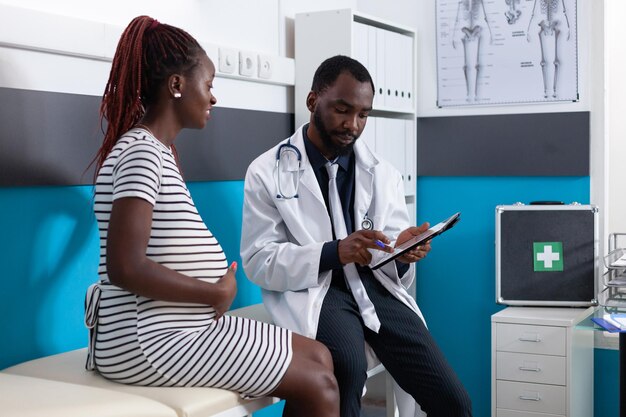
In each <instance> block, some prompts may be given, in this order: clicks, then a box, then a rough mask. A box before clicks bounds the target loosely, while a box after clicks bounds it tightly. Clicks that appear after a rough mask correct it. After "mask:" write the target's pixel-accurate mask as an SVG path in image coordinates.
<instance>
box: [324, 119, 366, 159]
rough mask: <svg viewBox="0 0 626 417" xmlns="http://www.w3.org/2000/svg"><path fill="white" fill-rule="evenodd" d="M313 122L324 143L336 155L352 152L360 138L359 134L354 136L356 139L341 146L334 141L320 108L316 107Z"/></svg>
mask: <svg viewBox="0 0 626 417" xmlns="http://www.w3.org/2000/svg"><path fill="white" fill-rule="evenodd" d="M313 124H314V125H315V128H316V129H317V132H318V133H319V135H320V138H321V139H322V143H323V144H324V146H325V147H326V149H327V150H328V151H330V152H331V153H332V154H333V155H335V156H342V155H348V154H350V153H351V152H352V149H353V148H354V144H355V143H356V141H357V139H358V138H359V137H358V136H354V140H353V141H352V142H350V144H348V145H346V146H341V145H338V144H336V143H335V142H333V139H332V137H331V134H330V132H329V131H328V129H327V128H326V126H325V125H324V122H323V121H322V115H321V114H320V111H319V110H318V109H316V110H315V111H314V112H313ZM334 133H337V134H340V135H341V134H343V133H344V132H334Z"/></svg>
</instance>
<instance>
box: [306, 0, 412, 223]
mask: <svg viewBox="0 0 626 417" xmlns="http://www.w3.org/2000/svg"><path fill="white" fill-rule="evenodd" d="M415 44H416V42H415V31H414V30H412V29H409V28H407V27H403V26H400V25H396V24H393V23H389V22H385V21H383V20H380V19H377V18H374V17H371V16H366V15H363V14H360V13H357V12H354V11H353V10H351V9H343V10H330V11H321V12H311V13H300V14H296V23H295V64H296V70H295V71H296V72H295V78H296V85H295V104H294V106H295V116H296V126H300V125H301V124H303V123H306V122H307V121H308V120H309V114H310V113H309V110H308V109H307V108H306V97H307V95H308V93H309V91H310V90H311V82H312V80H313V74H314V72H315V70H316V69H317V67H318V66H319V64H321V63H322V61H324V60H325V59H327V58H330V57H331V56H334V55H346V56H350V57H352V58H354V59H356V60H358V61H359V62H361V63H362V64H363V65H364V66H365V67H366V68H367V69H368V71H369V72H370V75H371V76H372V80H373V81H374V86H375V89H376V94H375V95H374V103H373V111H372V112H371V115H370V117H369V118H368V121H367V125H366V127H365V130H364V131H363V134H362V135H361V138H360V139H359V140H364V141H365V142H367V143H368V145H369V146H370V148H371V149H372V150H374V151H375V152H376V153H377V154H378V155H380V156H381V157H382V158H384V159H386V160H387V161H389V162H391V163H392V164H393V165H394V166H395V167H396V168H397V169H398V170H399V171H400V173H401V174H402V177H403V179H404V184H405V196H406V200H407V205H408V207H409V210H412V211H410V212H409V213H410V217H411V220H412V221H413V222H414V221H415V204H414V202H415V193H416V178H415V177H416V159H417V150H416V149H417V148H416V144H415V142H416V126H415V119H416V113H415V103H416V100H415V74H416V72H415V67H416V65H415V56H416V53H415Z"/></svg>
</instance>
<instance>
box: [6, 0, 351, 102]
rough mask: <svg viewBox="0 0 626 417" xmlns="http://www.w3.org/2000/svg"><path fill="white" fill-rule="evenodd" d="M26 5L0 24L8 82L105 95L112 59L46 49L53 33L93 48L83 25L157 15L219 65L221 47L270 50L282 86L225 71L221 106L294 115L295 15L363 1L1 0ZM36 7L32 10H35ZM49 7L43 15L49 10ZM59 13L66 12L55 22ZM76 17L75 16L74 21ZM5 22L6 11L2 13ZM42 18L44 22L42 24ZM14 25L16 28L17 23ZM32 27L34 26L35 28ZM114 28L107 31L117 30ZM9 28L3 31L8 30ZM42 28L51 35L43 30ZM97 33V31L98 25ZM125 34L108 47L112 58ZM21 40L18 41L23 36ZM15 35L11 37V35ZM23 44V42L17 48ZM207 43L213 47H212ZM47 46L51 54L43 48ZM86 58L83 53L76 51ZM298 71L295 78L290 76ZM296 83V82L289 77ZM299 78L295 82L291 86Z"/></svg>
mask: <svg viewBox="0 0 626 417" xmlns="http://www.w3.org/2000/svg"><path fill="white" fill-rule="evenodd" d="M3 5H5V6H13V8H19V10H20V11H23V13H19V14H20V17H21V19H20V20H19V21H16V22H3V24H0V87H8V88H20V89H30V90H41V91H55V92H63V93H73V94H85V95H96V96H99V95H101V94H102V91H103V89H104V86H105V83H106V80H107V77H108V72H109V69H110V62H109V61H107V60H106V59H104V60H103V59H94V58H93V57H85V56H80V55H81V54H80V53H79V54H74V55H75V56H68V55H67V54H60V53H59V51H56V50H54V51H53V53H49V52H50V51H49V50H48V51H45V50H46V47H45V46H46V45H45V44H46V41H47V40H48V38H54V39H52V40H53V41H54V40H56V44H57V45H58V44H62V45H63V46H64V47H67V48H69V49H72V50H78V51H79V52H82V50H87V49H93V42H92V41H91V39H89V37H81V36H80V35H78V36H77V35H76V33H78V34H81V33H82V32H81V31H80V29H81V28H82V27H85V28H86V29H89V28H90V25H91V28H93V26H97V25H99V24H107V25H109V26H110V25H114V26H113V27H115V28H116V29H115V30H116V31H117V32H119V33H121V30H122V29H123V28H124V27H125V26H126V25H127V24H128V22H130V20H131V19H132V18H134V17H135V16H138V15H141V14H147V15H150V16H152V17H154V18H156V19H158V20H160V21H162V22H164V23H168V24H172V25H175V26H179V27H181V28H183V29H185V30H187V31H188V32H189V33H191V34H192V35H193V36H194V37H195V38H196V39H198V40H199V41H200V42H201V43H202V44H203V46H205V44H206V43H209V44H211V45H212V46H215V48H214V50H213V49H211V50H209V49H207V52H208V53H209V56H210V57H211V58H212V59H213V61H215V62H216V63H217V61H218V56H217V55H218V53H217V47H218V46H219V47H232V48H235V49H238V50H242V51H253V52H254V53H255V54H267V55H270V56H273V57H275V58H277V60H278V62H277V67H279V70H281V71H282V72H281V73H286V74H287V75H286V79H287V81H285V77H283V79H281V80H279V81H280V82H279V84H281V83H282V85H275V84H271V83H270V84H267V83H264V82H260V81H261V80H259V79H256V80H254V79H253V80H251V81H246V80H243V79H242V78H240V79H233V78H229V76H227V75H224V74H219V73H218V79H217V80H216V82H215V94H216V96H217V98H218V106H222V107H231V108H241V109H252V110H265V111H275V112H293V59H292V58H293V20H294V16H295V13H298V12H303V11H309V10H311V9H313V10H319V9H325V8H349V7H355V6H356V2H355V0H334V1H331V0H323V1H318V2H316V3H314V4H312V3H311V2H308V1H305V0H258V1H246V0H230V1H228V2H225V1H221V0H201V1H200V0H180V1H178V2H176V3H173V2H171V1H165V0H157V1H154V0H153V1H151V0H133V1H122V0H108V1H106V2H105V1H101V2H94V1H83V0H57V1H54V2H50V1H46V0H0V7H2V6H3ZM29 10H30V12H29ZM42 12H43V13H42ZM55 16H59V18H58V19H55ZM68 17H69V18H71V19H67V18H68ZM55 20H58V22H59V23H57V24H58V25H61V26H63V23H62V22H64V21H67V22H68V23H72V25H71V26H72V28H73V29H72V30H73V31H72V30H69V31H68V30H67V28H63V27H61V28H62V29H66V30H65V31H63V30H61V31H59V32H61V34H60V35H59V34H58V33H56V31H55V30H54V27H55V26H54V25H55ZM0 21H2V16H1V15H0ZM39 22H41V23H39ZM11 24H13V25H14V26H13V27H11V28H9V27H10V26H11ZM29 26H30V27H29ZM109 26H107V28H108V27H109ZM3 29H4V30H5V32H2V30H3ZM38 30H39V31H40V32H43V33H38ZM92 32H93V30H92ZM119 33H115V34H114V36H112V38H114V39H112V41H111V42H109V44H107V45H105V49H107V53H108V54H109V55H112V52H113V51H114V49H115V45H116V43H117V39H118V38H119ZM16 38H17V40H16ZM22 38H30V39H26V41H27V43H28V42H31V41H32V42H35V43H37V44H40V45H41V44H43V47H39V48H23V47H20V43H21V42H22V41H24V39H22ZM7 39H8V40H7ZM16 45H17V46H16ZM205 47H206V46H205ZM42 50H43V51H42ZM76 55H78V56H76ZM289 71H291V80H290V77H289ZM289 80H290V81H289ZM289 83H291V85H289Z"/></svg>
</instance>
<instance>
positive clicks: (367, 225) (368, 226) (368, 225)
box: [361, 213, 374, 230]
mask: <svg viewBox="0 0 626 417" xmlns="http://www.w3.org/2000/svg"><path fill="white" fill-rule="evenodd" d="M361 229H363V230H372V229H374V222H373V221H372V219H370V218H369V217H368V215H367V213H365V216H363V220H361Z"/></svg>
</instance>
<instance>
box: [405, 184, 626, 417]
mask: <svg viewBox="0 0 626 417" xmlns="http://www.w3.org/2000/svg"><path fill="white" fill-rule="evenodd" d="M589 187H590V180H589V178H588V177H419V179H418V184H417V204H416V205H417V219H418V223H419V222H421V221H424V220H430V221H438V220H439V219H441V218H444V217H447V216H449V215H451V214H453V213H455V212H457V211H461V221H460V222H459V224H458V225H457V226H455V227H454V229H452V230H451V231H450V232H448V233H445V234H444V235H442V236H441V237H438V238H437V239H435V240H434V241H433V244H432V251H431V253H430V254H429V256H428V257H427V258H426V259H425V260H424V261H422V262H420V263H419V264H418V266H417V285H416V292H417V302H418V305H419V306H420V308H421V309H422V311H423V313H424V315H425V317H426V321H427V324H428V327H429V329H430V330H431V331H432V333H433V335H434V336H435V338H436V340H437V341H438V343H439V345H440V347H441V348H442V350H443V351H444V353H445V354H446V356H447V357H448V359H449V361H450V362H451V364H452V366H453V367H454V369H455V370H456V371H457V372H458V374H459V376H460V378H461V380H462V381H463V382H464V384H465V386H466V387H467V389H468V391H469V393H470V396H471V398H472V402H473V406H474V415H475V416H480V417H483V416H484V417H486V416H489V415H490V409H491V389H490V386H491V356H490V355H491V315H492V314H494V313H496V312H497V311H499V310H501V309H502V308H504V306H501V305H498V304H496V302H495V298H496V295H495V291H496V290H495V207H496V206H497V205H500V204H513V203H515V202H518V201H521V202H524V203H528V202H530V201H535V200H559V201H563V202H565V203H570V202H573V201H577V202H579V203H581V204H588V203H589ZM596 359H599V362H598V363H596V364H595V365H596V366H595V386H596V390H595V394H596V400H595V403H596V414H595V417H613V416H617V405H618V392H617V388H616V387H617V385H616V383H617V378H616V377H615V375H613V374H607V373H606V367H607V366H608V367H613V368H615V367H616V366H617V352H615V351H601V350H599V349H597V350H596Z"/></svg>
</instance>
